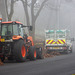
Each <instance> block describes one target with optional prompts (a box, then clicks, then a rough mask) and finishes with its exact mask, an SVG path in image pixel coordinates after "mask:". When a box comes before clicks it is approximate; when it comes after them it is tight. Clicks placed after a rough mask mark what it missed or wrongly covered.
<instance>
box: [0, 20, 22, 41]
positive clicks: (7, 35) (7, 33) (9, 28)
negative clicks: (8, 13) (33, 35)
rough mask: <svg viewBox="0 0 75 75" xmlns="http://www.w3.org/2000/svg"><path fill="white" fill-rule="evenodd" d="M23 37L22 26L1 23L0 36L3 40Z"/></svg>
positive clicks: (19, 24) (15, 23) (13, 23)
mask: <svg viewBox="0 0 75 75" xmlns="http://www.w3.org/2000/svg"><path fill="white" fill-rule="evenodd" d="M15 35H16V36H22V37H23V25H22V24H21V23H20V22H17V21H15V22H14V21H10V22H2V23H1V26H0V36H1V38H4V39H5V40H10V39H12V37H13V36H15Z"/></svg>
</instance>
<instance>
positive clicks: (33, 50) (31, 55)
mask: <svg viewBox="0 0 75 75" xmlns="http://www.w3.org/2000/svg"><path fill="white" fill-rule="evenodd" d="M36 58H37V51H36V48H35V47H34V46H30V48H29V59H30V60H36Z"/></svg>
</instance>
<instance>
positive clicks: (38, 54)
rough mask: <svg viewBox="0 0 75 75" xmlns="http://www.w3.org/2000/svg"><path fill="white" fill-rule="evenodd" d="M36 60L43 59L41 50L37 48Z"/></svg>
mask: <svg viewBox="0 0 75 75" xmlns="http://www.w3.org/2000/svg"><path fill="white" fill-rule="evenodd" d="M36 50H37V58H38V59H43V55H42V48H41V47H40V48H37V49H36Z"/></svg>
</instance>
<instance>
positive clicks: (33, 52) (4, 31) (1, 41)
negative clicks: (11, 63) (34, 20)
mask: <svg viewBox="0 0 75 75" xmlns="http://www.w3.org/2000/svg"><path fill="white" fill-rule="evenodd" d="M24 27H28V28H29V29H30V30H32V26H24V25H23V24H22V23H20V22H18V21H8V22H2V19H0V59H1V61H4V60H5V57H7V58H8V60H16V61H18V62H24V61H25V60H26V59H27V58H28V59H30V60H35V59H37V58H42V48H41V47H39V48H36V47H35V46H34V42H33V39H32V37H31V36H27V35H26V34H24V29H23V28H24Z"/></svg>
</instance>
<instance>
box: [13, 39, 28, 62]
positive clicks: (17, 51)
mask: <svg viewBox="0 0 75 75" xmlns="http://www.w3.org/2000/svg"><path fill="white" fill-rule="evenodd" d="M13 55H14V56H15V59H16V61H18V62H24V61H25V60H26V56H27V50H26V46H25V44H24V41H23V40H18V41H16V42H15V44H14V52H13Z"/></svg>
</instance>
